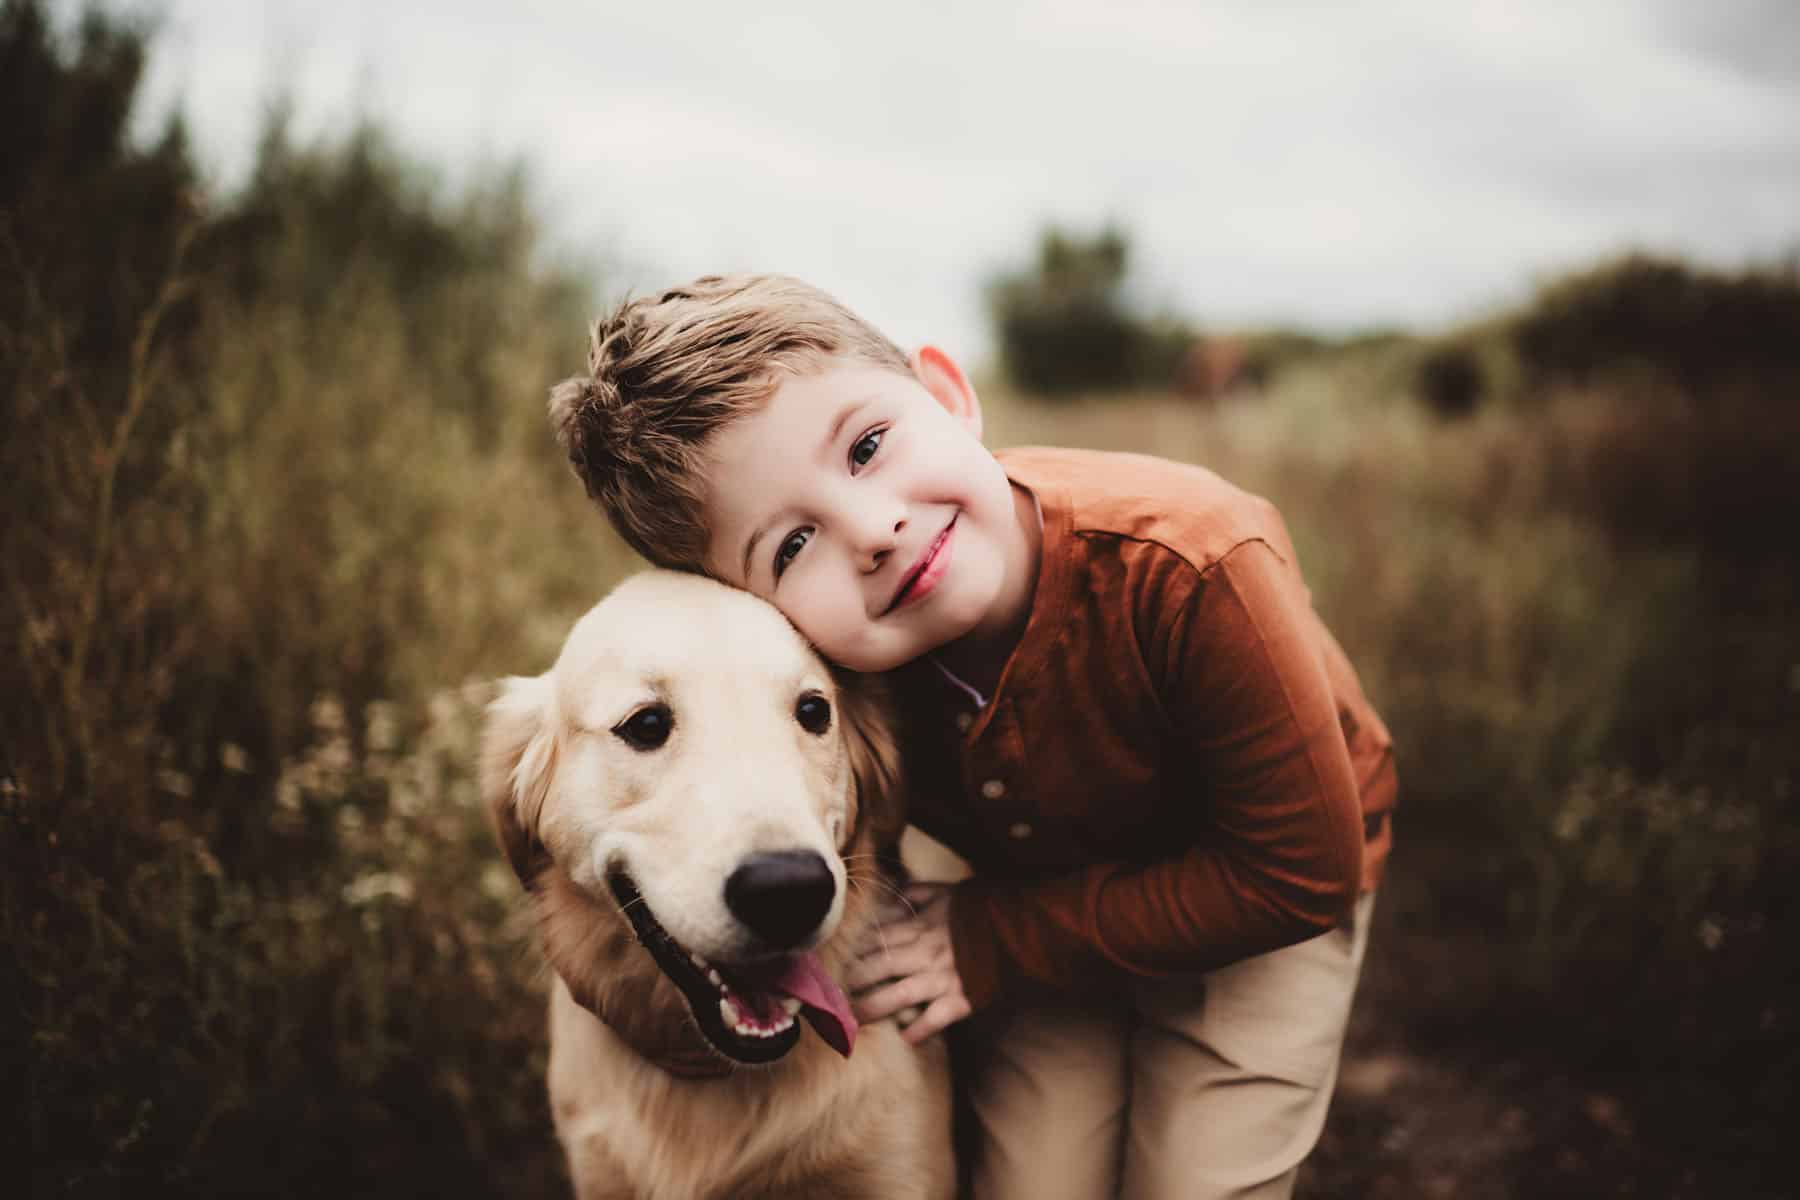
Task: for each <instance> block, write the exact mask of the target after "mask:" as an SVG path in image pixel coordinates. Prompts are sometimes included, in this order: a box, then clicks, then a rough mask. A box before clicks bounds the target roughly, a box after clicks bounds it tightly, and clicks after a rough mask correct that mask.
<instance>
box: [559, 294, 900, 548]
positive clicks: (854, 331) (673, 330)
mask: <svg viewBox="0 0 1800 1200" xmlns="http://www.w3.org/2000/svg"><path fill="white" fill-rule="evenodd" d="M840 357H842V358H850V359H854V360H859V361H863V362H868V363H872V364H875V365H877V366H887V367H893V368H894V369H895V370H899V371H909V370H910V366H909V364H908V362H907V357H906V354H905V352H904V351H902V350H901V349H900V348H899V347H898V346H896V345H894V343H893V342H891V341H889V340H888V339H887V338H886V337H884V336H882V334H881V333H880V332H879V331H877V330H876V329H875V328H874V327H873V326H871V325H870V324H869V323H868V322H866V321H864V320H863V319H862V318H861V317H858V316H857V315H856V314H855V313H852V312H851V311H850V310H849V309H847V308H845V307H844V306H843V305H842V304H839V303H838V302H837V301H836V300H834V299H832V298H831V297H830V296H828V295H826V294H825V293H824V292H821V291H820V290H818V289H817V288H815V287H812V286H810V285H808V284H805V283H802V282H800V281H799V280H798V279H792V278H789V277H788V276H785V275H707V276H703V277H702V278H700V279H696V280H694V281H693V282H692V283H689V284H686V285H684V286H682V287H677V288H671V289H669V290H668V291H666V292H663V293H662V294H661V295H659V296H656V297H654V298H650V297H644V298H640V299H635V300H627V301H625V302H624V303H622V304H620V305H619V307H618V308H617V309H615V310H614V311H613V312H612V313H611V314H610V315H608V316H604V317H601V318H600V319H599V320H597V321H595V322H594V327H593V330H592V336H591V338H590V341H589V345H588V372H587V374H586V375H577V376H575V377H574V378H571V379H565V380H564V381H563V382H561V383H559V384H557V385H556V386H555V387H554V388H552V389H551V391H550V423H551V425H552V427H553V428H554V429H555V431H556V437H557V440H558V441H559V442H560V443H562V447H563V449H564V450H565V451H567V452H568V455H569V463H570V465H571V466H573V467H574V468H575V474H576V475H578V476H580V478H581V482H582V485H583V486H584V487H586V488H587V494H588V495H589V496H590V497H592V498H593V500H594V501H595V502H596V503H598V504H599V505H600V508H601V510H602V511H604V512H605V513H606V516H607V518H608V519H609V520H610V521H611V522H612V523H613V527H614V528H615V529H617V530H618V531H619V534H620V536H622V537H623V538H624V539H625V541H626V542H627V543H628V544H629V545H630V546H631V548H632V549H634V550H636V551H637V552H638V553H639V554H641V555H643V556H644V557H645V558H647V559H649V560H650V561H651V562H653V563H656V564H657V565H659V566H664V567H674V568H676V569H678V570H690V571H704V570H705V566H706V564H705V556H706V543H707V529H706V522H705V518H704V513H703V508H704V505H705V503H706V489H705V478H704V475H705V444H706V440H707V439H708V438H709V437H711V436H712V435H713V434H715V433H717V432H718V431H719V430H720V429H722V428H724V427H725V426H726V425H728V424H729V423H730V422H732V421H733V420H735V419H737V418H738V417H740V416H743V415H744V414H746V413H750V412H755V411H756V410H758V409H759V408H761V407H762V405H763V403H764V402H765V401H767V400H768V398H769V396H770V395H771V394H772V393H773V392H774V390H775V388H776V387H777V386H778V385H779V383H780V377H781V375H782V374H784V373H789V374H801V373H804V372H806V371H809V370H818V369H820V368H822V367H823V366H824V365H825V362H826V360H828V359H832V358H840Z"/></svg>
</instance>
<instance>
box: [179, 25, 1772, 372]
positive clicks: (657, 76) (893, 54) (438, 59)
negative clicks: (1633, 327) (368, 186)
mask: <svg viewBox="0 0 1800 1200" xmlns="http://www.w3.org/2000/svg"><path fill="white" fill-rule="evenodd" d="M1786 7H1787V2H1786V0H1768V2H1767V3H1763V2H1761V0H1736V2H1729V0H1728V2H1725V3H1718V4H1714V5H1710V6H1700V7H1695V6H1690V5H1686V4H1677V3H1675V0H1657V3H1656V4H1654V5H1652V6H1651V7H1650V8H1648V9H1646V8H1645V7H1643V6H1642V5H1640V4H1636V3H1628V2H1626V0H1590V2H1589V3H1584V4H1582V5H1578V6H1571V5H1562V4H1556V3H1551V2H1549V0H1543V2H1541V3H1534V4H1524V3H1513V4H1502V3H1484V4H1477V5H1475V6H1473V7H1472V8H1464V7H1463V6H1443V5H1439V4H1431V3H1426V2H1424V0H1394V2H1390V3H1386V4H1383V5H1380V6H1368V5H1361V6H1348V5H1337V4H1326V3H1313V2H1306V3H1284V4H1279V5H1270V4H1257V3H1250V2H1249V0H1238V2H1236V3H1227V4H1213V5H1206V6H1196V5H1190V4H1174V3H1145V2H1142V0H1133V2H1131V3H1125V4H1113V5H1104V6H1102V5H1095V4H1091V3H1078V2H1074V0H1047V2H1043V3H1030V4H1027V3H1015V4H1004V3H991V4H964V5H959V6H955V7H952V6H949V5H944V4H937V3H925V4H920V5H912V6H906V7H904V8H891V7H890V8H884V9H866V8H862V7H860V6H843V5H824V4H809V5H802V6H798V7H794V6H783V7H782V9H781V12H780V13H774V12H772V11H768V10H766V8H759V7H757V6H746V5H740V4H727V3H724V2H723V0H691V2H690V3H688V4H684V5H635V6H629V7H628V8H624V9H621V10H620V11H618V12H610V11H607V10H605V9H603V8H600V7H599V6H594V5H591V4H584V3H575V2H574V0H530V2H528V3H520V4H515V5H510V6H494V5H491V4H485V3H484V4H477V3H474V2H473V0H446V2H445V3H441V4H438V5H433V6H430V7H429V8H417V7H415V6H410V5H400V4H391V5H387V4H383V5H364V4H360V3H352V2H350V0H319V2H318V3H313V4H307V5H300V4H298V3H292V4H288V3H269V4H267V5H263V6H249V5H241V4H236V3H229V2H227V0H172V9H171V18H170V26H171V30H172V32H173V34H174V36H173V37H172V38H171V39H169V44H168V45H166V46H165V47H164V50H163V52H161V53H159V55H158V56H157V57H156V58H154V59H153V63H152V68H153V70H152V79H153V82H155V83H157V84H158V86H160V87H161V88H162V91H163V94H164V95H174V94H176V93H177V92H179V93H182V94H185V95H186V97H187V103H188V106H189V108H190V110H191V112H192V116H193V121H194V125H195V128H196V133H197V136H198V138H199V142H200V145H201V146H202V147H203V149H205V150H206V151H207V152H208V153H209V154H210V155H212V156H214V157H215V158H216V160H217V161H218V162H219V163H220V169H221V172H222V173H223V174H224V175H226V176H227V177H229V175H230V174H231V171H232V170H233V166H232V164H234V163H238V164H241V163H242V162H243V160H244V157H245V155H246V154H247V153H248V150H249V148H250V142H249V137H250V132H251V128H252V127H251V119H252V117H253V115H254V113H255V111H256V107H257V101H258V99H259V97H260V96H261V94H262V89H264V88H265V87H266V86H267V81H268V75H267V72H268V70H269V69H271V68H281V69H285V70H287V71H288V72H289V73H290V75H291V79H292V84H293V90H294V91H295V92H296V93H297V94H298V96H299V98H300V100H301V103H302V112H303V115H304V116H306V118H307V119H308V120H310V121H312V122H313V123H314V126H315V127H317V126H319V125H326V124H329V123H330V122H331V121H332V120H334V119H335V120H341V119H343V118H344V117H345V116H347V115H348V114H350V113H352V112H354V111H355V110H356V108H357V106H358V105H362V106H365V107H367V108H369V109H371V110H373V111H374V112H375V113H376V114H377V115H378V116H380V117H381V118H382V119H383V120H385V121H387V122H388V123H390V124H391V125H392V126H394V128H395V132H396V135H397V137H398V139H399V140H400V141H401V143H402V144H403V145H406V146H408V147H409V148H411V149H413V150H414V151H415V152H417V153H419V154H422V155H423V156H426V157H428V158H430V159H432V160H434V161H437V162H440V163H449V164H455V163H458V162H463V161H467V160H468V159H470V158H471V156H473V155H476V154H480V155H483V156H485V157H487V158H490V159H491V158H493V157H496V156H499V157H505V156H509V155H515V154H516V155H519V156H523V157H524V158H526V159H527V160H528V161H530V162H531V163H532V164H534V166H535V167H536V168H537V175H538V177H539V178H540V179H541V180H542V181H543V185H544V188H545V193H546V197H547V202H548V205H549V208H550V216H551V219H552V225H553V227H554V229H555V230H556V231H557V235H558V236H559V237H560V238H561V239H564V240H566V241H568V242H571V243H575V244H579V245H596V244H598V245H604V246H607V247H609V248H611V249H614V250H616V251H617V252H618V253H619V254H620V255H621V256H622V257H623V258H624V260H625V268H624V270H623V271H622V272H620V274H621V275H622V277H623V278H622V282H632V283H636V284H638V285H639V286H655V285H657V284H659V283H662V282H666V281H668V280H669V279H671V278H679V277H683V276H687V275H692V274H696V273H698V272H700V271H703V270H714V269H779V270H787V271H791V272H794V273H797V274H802V275H805V276H807V277H808V278H811V279H813V280H814V281H816V282H818V283H819V284H821V285H822V286H824V287H827V288H828V289H830V290H833V291H835V292H837V293H838V294H840V295H841V296H842V297H843V298H844V299H845V300H846V301H847V302H849V303H851V304H853V305H855V306H858V307H859V308H862V309H864V310H865V311H867V313H868V315H869V316H870V317H871V318H872V319H874V320H876V321H877V322H878V323H881V324H883V325H884V326H885V327H887V328H889V330H890V331H891V332H892V333H893V335H894V336H895V337H896V338H898V339H899V340H902V341H917V340H922V339H924V338H927V337H937V338H939V339H941V340H944V341H947V342H949V343H950V344H951V348H952V349H953V350H958V351H960V352H963V353H965V354H978V353H980V352H981V351H983V350H985V348H986V344H987V335H986V330H985V326H984V322H983V319H982V313H981V309H980V285H981V282H982V281H983V280H984V279H985V278H987V277H989V276H991V274H992V273H993V272H995V271H996V270H998V269H1000V268H1002V267H1004V266H1006V265H1007V264H1008V263H1011V262H1017V261H1021V260H1023V259H1024V258H1025V257H1026V256H1028V255H1029V253H1030V250H1031V247H1032V246H1033V244H1034V243H1035V240H1036V234H1037V231H1038V229H1039V228H1040V227H1041V225H1042V224H1043V223H1044V222H1048V221H1058V222H1063V223H1066V224H1074V225H1078V226H1094V225H1097V224H1099V223H1100V222H1102V221H1105V220H1108V219H1116V220H1117V221H1119V222H1120V223H1121V224H1122V225H1123V226H1124V227H1126V228H1127V229H1128V230H1129V231H1131V232H1132V233H1133V235H1134V237H1135V244H1136V246H1137V249H1138V255H1139V260H1140V263H1141V265H1142V268H1143V278H1142V280H1141V281H1140V288H1141V290H1143V291H1144V292H1145V293H1146V294H1150V295H1154V296H1157V297H1159V298H1161V299H1163V300H1166V301H1167V303H1168V304H1170V305H1171V306H1174V307H1178V308H1181V309H1184V310H1186V311H1187V312H1188V313H1189V314H1191V315H1193V316H1194V317H1196V318H1199V319H1202V320H1205V321H1208V322H1215V323H1230V322H1238V321H1250V320H1264V319H1272V318H1279V319H1284V320H1296V321H1305V322H1312V323H1318V324H1322V325H1326V326H1331V327H1351V326H1360V325H1367V324H1376V323H1390V322H1424V323H1431V322H1434V321H1441V320H1444V319H1446V318H1447V317H1451V316H1460V315H1467V314H1468V313H1470V312H1472V311H1475V310H1477V309H1479V308H1481V307H1482V306H1484V305H1488V304H1492V303H1494V302H1496V301H1497V300H1500V299H1504V298H1506V297H1508V296H1511V295H1514V294H1516V293H1517V292H1518V290H1519V289H1520V288H1522V287H1523V286H1525V285H1526V284H1527V283H1528V282H1529V280H1530V279H1531V277H1532V276H1533V274H1534V273H1538V272H1542V271H1544V270H1548V269H1551V268H1553V267H1555V266H1558V265H1572V264H1574V263H1576V262H1578V261H1581V260H1584V259H1586V258H1589V257H1592V256H1594V255H1597V254H1601V253H1605V252H1607V251H1610V250H1616V249H1619V248H1622V247H1623V246H1626V245H1632V244H1647V245H1665V246H1669V247H1674V248H1679V249H1684V250H1687V251H1690V252H1693V253H1697V254H1702V255H1706V256H1709V257H1711V258H1714V259H1717V260H1720V261H1738V260H1741V259H1743V258H1746V257H1748V256H1752V255H1757V254H1764V255H1766V254H1769V253H1773V252H1778V251H1780V250H1783V249H1785V248H1787V247H1788V246H1790V245H1791V244H1792V243H1793V240H1794V239H1795V237H1796V236H1797V235H1800V222H1797V221H1796V218H1795V217H1794V216H1793V215H1792V213H1793V212H1794V211H1795V210H1796V206H1795V205H1794V204H1793V199H1794V197H1795V196H1796V195H1800V158H1797V156H1796V153H1795V151H1794V150H1793V149H1791V147H1793V146H1795V145H1800V138H1796V137H1795V133H1796V130H1797V128H1800V88H1796V87H1795V86H1793V85H1794V83H1795V79H1794V68H1793V64H1794V63H1795V62H1800V53H1793V52H1792V51H1793V50H1794V49H1795V47H1794V32H1793V31H1794V28H1795V26H1796V22H1795V21H1794V20H1792V19H1791V18H1787V17H1786V16H1785V12H1784V10H1785V8H1786ZM1696 14H1698V15H1696ZM295 45H298V46H299V47H300V49H299V50H297V51H290V50H288V49H286V48H287V47H291V46H295ZM1772 47H1778V48H1781V49H1780V51H1779V52H1777V50H1775V49H1772ZM283 63H286V64H288V65H287V66H286V67H282V64H283Z"/></svg>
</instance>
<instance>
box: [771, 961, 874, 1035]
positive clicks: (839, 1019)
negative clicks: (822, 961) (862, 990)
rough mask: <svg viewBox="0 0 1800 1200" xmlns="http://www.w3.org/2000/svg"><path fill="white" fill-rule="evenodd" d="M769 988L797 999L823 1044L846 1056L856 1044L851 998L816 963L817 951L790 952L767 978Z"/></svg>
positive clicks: (854, 1019) (817, 962)
mask: <svg viewBox="0 0 1800 1200" xmlns="http://www.w3.org/2000/svg"><path fill="white" fill-rule="evenodd" d="M769 987H770V988H771V989H772V990H774V991H778V992H785V993H786V994H787V995H790V996H792V997H793V998H794V999H796V1000H798V1001H799V1002H800V1005H801V1009H800V1011H801V1012H802V1013H803V1014H804V1015H805V1017H806V1019H807V1021H808V1022H809V1023H810V1024H811V1025H812V1027H813V1029H814V1030H816V1031H817V1032H818V1035H819V1036H820V1037H822V1038H824V1039H825V1044H826V1045H828V1046H830V1047H831V1048H832V1049H833V1050H836V1051H837V1052H838V1053H839V1054H841V1055H843V1056H844V1057H845V1058H849V1057H850V1049H851V1047H852V1046H854V1045H855V1044H856V1018H855V1017H854V1016H852V1015H851V1014H850V1001H849V999H848V998H847V997H846V996H845V995H844V991H843V989H842V988H840V987H838V985H837V983H836V981H835V980H833V979H832V978H831V976H829V975H827V974H826V973H825V968H824V967H822V966H820V965H819V958H818V955H816V954H795V955H790V956H789V957H788V959H787V961H786V962H785V963H784V964H783V965H782V967H781V970H780V971H779V972H778V973H777V974H776V975H775V976H774V977H773V978H771V979H770V980H769Z"/></svg>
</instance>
